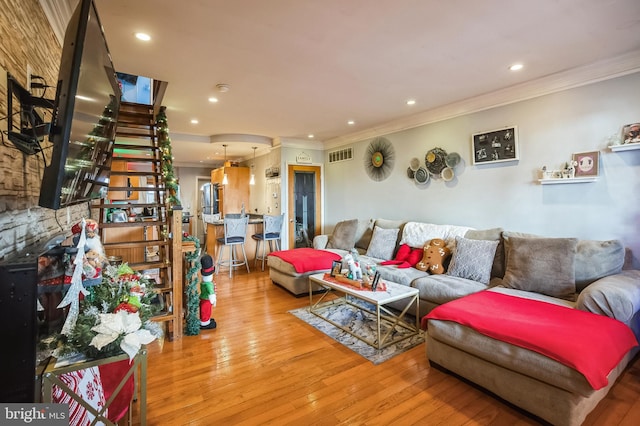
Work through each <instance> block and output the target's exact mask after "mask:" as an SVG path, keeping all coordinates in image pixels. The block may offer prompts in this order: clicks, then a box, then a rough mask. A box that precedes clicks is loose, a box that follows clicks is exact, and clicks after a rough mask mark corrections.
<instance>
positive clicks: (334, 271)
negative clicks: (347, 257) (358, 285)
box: [331, 260, 342, 277]
mask: <svg viewBox="0 0 640 426" xmlns="http://www.w3.org/2000/svg"><path fill="white" fill-rule="evenodd" d="M341 272H342V261H341V260H334V261H333V263H331V276H332V277H335V276H337V275H340V273H341Z"/></svg>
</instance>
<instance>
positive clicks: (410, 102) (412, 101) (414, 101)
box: [407, 99, 416, 105]
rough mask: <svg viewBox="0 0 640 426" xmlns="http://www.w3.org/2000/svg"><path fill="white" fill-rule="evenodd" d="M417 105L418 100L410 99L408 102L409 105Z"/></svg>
mask: <svg viewBox="0 0 640 426" xmlns="http://www.w3.org/2000/svg"><path fill="white" fill-rule="evenodd" d="M415 104H416V100H415V99H409V100H408V101H407V105H415Z"/></svg>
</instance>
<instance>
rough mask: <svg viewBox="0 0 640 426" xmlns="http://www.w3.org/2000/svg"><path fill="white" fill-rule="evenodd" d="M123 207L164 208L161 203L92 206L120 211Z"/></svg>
mask: <svg viewBox="0 0 640 426" xmlns="http://www.w3.org/2000/svg"><path fill="white" fill-rule="evenodd" d="M123 206H125V207H128V208H129V207H143V208H144V207H166V206H165V205H164V204H161V203H126V204H123V203H100V204H94V205H93V207H96V208H99V209H121V208H122V207H123Z"/></svg>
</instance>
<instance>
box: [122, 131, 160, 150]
mask: <svg viewBox="0 0 640 426" xmlns="http://www.w3.org/2000/svg"><path fill="white" fill-rule="evenodd" d="M155 136H156V134H155V133H154V132H152V131H149V132H147V133H143V132H124V131H122V130H118V131H116V140H117V139H118V137H123V138H154V137H155ZM117 146H118V144H117V143H116V147H117Z"/></svg>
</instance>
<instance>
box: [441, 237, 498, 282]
mask: <svg viewBox="0 0 640 426" xmlns="http://www.w3.org/2000/svg"><path fill="white" fill-rule="evenodd" d="M497 247H498V241H490V240H472V239H468V238H463V237H456V249H455V251H454V252H453V257H452V258H451V264H450V265H449V271H448V272H447V275H451V276H452V277H460V278H466V279H468V280H473V281H478V282H480V283H482V284H489V280H490V279H491V268H492V267H493V259H494V258H495V255H496V248H497Z"/></svg>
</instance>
